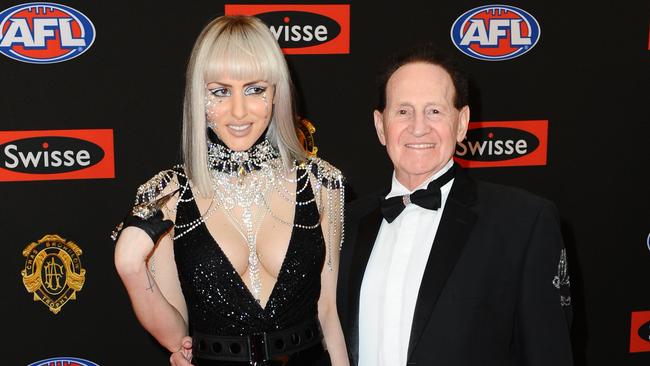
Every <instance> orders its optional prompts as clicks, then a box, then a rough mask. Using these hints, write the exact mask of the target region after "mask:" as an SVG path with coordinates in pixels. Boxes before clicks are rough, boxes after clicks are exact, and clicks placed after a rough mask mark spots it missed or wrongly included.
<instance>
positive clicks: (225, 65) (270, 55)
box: [181, 15, 306, 196]
mask: <svg viewBox="0 0 650 366" xmlns="http://www.w3.org/2000/svg"><path fill="white" fill-rule="evenodd" d="M225 75H227V76H228V77H230V78H234V79H255V80H264V81H266V82H268V83H270V84H271V85H274V87H275V94H274V99H273V104H274V106H273V115H272V118H271V121H270V123H269V129H268V132H267V134H266V136H267V138H268V139H269V141H270V142H271V144H272V145H273V146H275V147H276V148H277V149H278V150H279V152H280V156H281V158H282V162H283V164H284V165H285V166H286V167H287V168H289V167H291V166H292V164H293V162H294V161H295V160H298V161H302V160H304V159H305V157H306V153H305V151H304V149H303V148H302V147H301V145H300V142H299V141H298V137H297V135H296V130H295V114H294V106H293V100H292V97H293V95H292V85H291V78H290V76H289V70H288V68H287V63H286V60H285V59H284V55H283V54H282V50H281V49H280V47H279V46H278V43H277V41H276V40H275V38H274V37H273V35H272V34H271V32H270V31H269V29H268V28H267V27H266V25H264V23H262V21H260V20H259V19H257V18H255V17H250V16H239V15H238V16H221V17H218V18H216V19H214V20H213V21H211V22H210V23H209V24H208V25H207V26H206V27H205V28H204V29H203V31H201V34H200V35H199V37H198V38H197V40H196V42H195V44H194V48H193V49H192V54H191V56H190V60H189V65H188V67H187V75H186V78H187V81H186V86H185V99H184V102H183V137H182V139H183V140H182V143H181V146H182V149H183V163H184V164H185V171H186V173H187V175H188V177H189V178H190V180H191V181H192V182H193V183H194V186H195V187H198V189H199V192H200V193H201V195H203V196H208V195H209V194H208V193H209V192H210V191H211V185H212V184H211V180H210V171H209V170H208V159H207V135H206V128H207V123H206V117H205V96H206V81H207V80H214V79H218V78H219V77H220V76H221V77H223V76H225Z"/></svg>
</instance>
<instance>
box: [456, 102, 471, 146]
mask: <svg viewBox="0 0 650 366" xmlns="http://www.w3.org/2000/svg"><path fill="white" fill-rule="evenodd" d="M468 126H469V106H468V105H466V106H464V107H463V108H461V109H460V112H459V113H458V130H457V131H456V142H461V141H463V140H464V139H465V135H466V134H467V127H468Z"/></svg>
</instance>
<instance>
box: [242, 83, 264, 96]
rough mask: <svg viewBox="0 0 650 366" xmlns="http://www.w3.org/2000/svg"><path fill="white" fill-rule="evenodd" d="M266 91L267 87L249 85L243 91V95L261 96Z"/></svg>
mask: <svg viewBox="0 0 650 366" xmlns="http://www.w3.org/2000/svg"><path fill="white" fill-rule="evenodd" d="M266 89H267V87H266V86H264V85H258V84H255V85H249V86H247V87H246V88H245V89H244V95H261V94H263V93H264V92H265V91H266Z"/></svg>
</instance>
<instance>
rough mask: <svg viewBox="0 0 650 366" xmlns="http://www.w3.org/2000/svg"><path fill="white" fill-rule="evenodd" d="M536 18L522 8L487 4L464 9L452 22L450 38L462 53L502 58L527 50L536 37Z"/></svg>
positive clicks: (479, 57) (537, 27) (489, 59)
mask: <svg viewBox="0 0 650 366" xmlns="http://www.w3.org/2000/svg"><path fill="white" fill-rule="evenodd" d="M540 32H541V30H540V27H539V23H538V22H537V20H536V19H535V18H534V17H533V16H532V15H530V14H528V13H527V12H525V11H524V10H522V9H519V8H515V7H514V6H508V5H486V6H481V7H478V8H474V9H472V10H470V11H467V12H465V14H463V15H461V16H460V17H458V19H456V21H455V22H454V24H453V25H452V26H451V40H452V41H453V42H454V45H456V47H457V48H458V49H459V50H460V51H461V52H463V53H464V54H466V55H468V56H470V57H474V58H477V59H479V60H487V61H503V60H509V59H511V58H515V57H519V56H521V55H523V54H524V53H526V52H528V51H530V50H531V49H532V48H533V47H535V44H537V41H539V36H540Z"/></svg>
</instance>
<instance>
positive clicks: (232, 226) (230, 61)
mask: <svg viewBox="0 0 650 366" xmlns="http://www.w3.org/2000/svg"><path fill="white" fill-rule="evenodd" d="M294 126H295V125H294V110H293V101H292V93H291V81H290V77H289V73H288V69H287V65H286V61H285V59H284V57H283V55H282V52H281V50H280V48H279V46H278V44H277V42H276V41H275V39H274V38H273V36H272V34H271V33H270V31H269V30H268V28H267V27H266V26H265V25H264V24H263V23H262V22H261V21H259V20H258V19H256V18H253V17H244V16H224V17H220V18H217V19H215V20H214V21H212V22H211V23H210V24H208V25H207V26H206V27H205V29H204V30H203V31H202V33H201V34H200V35H199V37H198V39H197V41H196V43H195V46H194V49H193V51H192V55H191V58H190V62H189V67H188V71H187V85H186V92H185V101H184V117H183V140H182V146H183V160H184V161H183V165H180V166H176V167H174V168H173V169H170V170H166V171H163V172H160V173H158V174H157V175H156V176H154V177H153V178H152V179H151V180H150V181H148V182H147V183H145V184H144V185H142V186H141V187H140V188H139V189H138V194H137V197H136V205H135V206H134V208H133V210H132V212H131V213H130V214H129V215H128V216H127V217H126V218H125V220H124V222H123V223H122V224H121V225H120V227H118V229H119V230H118V231H117V232H116V234H119V240H118V241H117V244H116V249H115V265H116V267H117V270H118V273H119V275H120V277H121V279H122V281H123V282H124V285H125V287H126V289H127V291H128V294H129V297H130V298H131V302H132V305H133V308H134V311H135V313H136V315H137V317H138V320H139V321H140V323H141V324H142V325H143V326H144V327H145V329H146V330H147V331H148V332H149V333H151V335H153V336H154V337H155V338H156V339H157V340H158V342H160V344H161V345H163V346H164V347H165V348H167V349H168V350H169V351H171V352H172V356H171V361H172V364H178V365H183V364H189V362H190V359H191V362H192V363H193V364H195V365H311V364H319V363H320V362H323V361H325V362H327V361H328V360H327V358H328V356H327V355H328V352H329V359H330V360H331V363H332V364H333V365H337V366H338V365H343V366H346V365H348V359H347V353H346V351H345V341H344V338H343V334H342V331H341V326H340V323H339V319H338V315H337V310H336V300H335V294H336V278H337V271H338V259H339V248H340V243H341V240H342V222H343V184H342V179H343V178H342V176H341V173H340V172H339V171H338V170H337V169H335V168H333V167H332V166H331V165H329V164H328V163H326V162H325V161H323V160H320V159H317V158H308V157H307V156H306V155H305V152H304V151H303V149H302V148H301V146H300V144H299V141H298V139H297V137H296V133H295V129H294V128H295V127H294ZM120 230H121V231H120ZM188 335H189V336H190V337H191V339H192V343H191V353H188V349H187V348H184V347H183V346H182V342H184V340H185V341H187V340H188V338H186V336H188ZM323 345H325V347H323ZM324 348H326V349H327V351H328V352H325V351H324Z"/></svg>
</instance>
